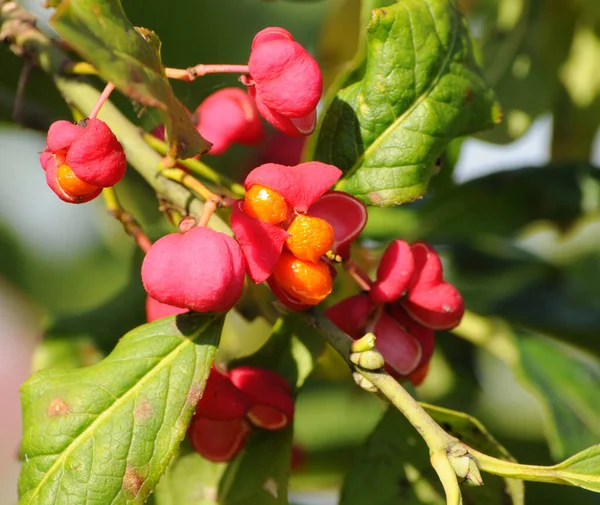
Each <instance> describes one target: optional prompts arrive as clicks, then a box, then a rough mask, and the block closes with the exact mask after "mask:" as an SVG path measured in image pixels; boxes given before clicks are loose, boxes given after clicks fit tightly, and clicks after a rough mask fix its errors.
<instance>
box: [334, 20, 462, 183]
mask: <svg viewBox="0 0 600 505" xmlns="http://www.w3.org/2000/svg"><path fill="white" fill-rule="evenodd" d="M431 18H432V20H433V21H434V24H435V18H434V17H433V16H431ZM452 25H453V32H454V33H453V38H452V43H451V44H450V47H449V49H448V52H447V54H446V57H445V58H444V61H443V62H442V65H441V66H440V70H439V71H438V73H437V75H436V76H435V78H434V79H433V81H432V82H431V84H430V85H429V87H428V88H427V89H426V90H425V92H424V93H423V94H421V96H419V97H418V98H417V99H416V100H415V101H414V102H413V104H412V105H411V106H410V107H409V108H408V109H406V111H404V113H403V114H401V115H400V116H398V118H397V119H396V120H395V121H394V122H393V123H392V124H391V125H390V126H388V127H387V128H386V129H385V130H384V131H383V133H382V134H381V135H380V136H379V137H377V138H376V139H375V140H374V141H373V143H372V144H371V145H370V146H369V147H367V148H366V149H365V151H364V152H363V153H362V154H361V155H360V156H359V157H358V158H357V159H356V162H355V163H354V165H352V167H351V168H350V170H348V172H346V175H345V177H344V179H349V178H350V177H352V175H354V173H355V172H356V171H357V170H358V169H359V168H360V167H361V165H362V163H363V161H364V160H365V158H367V157H368V156H370V155H371V153H372V152H373V151H374V150H375V149H377V147H379V144H381V143H382V142H383V141H384V140H385V139H386V138H387V137H388V136H389V135H391V133H392V132H393V131H394V130H396V128H398V127H399V126H400V124H402V122H403V121H404V120H405V119H406V118H407V117H409V116H410V115H411V114H412V113H413V112H414V110H415V109H416V108H417V107H418V106H419V105H421V104H422V103H423V102H424V101H425V100H426V99H427V98H428V97H429V95H430V94H431V93H432V91H433V90H434V88H435V87H436V86H437V85H438V83H439V81H440V79H441V78H442V75H443V74H444V72H445V70H446V68H447V67H448V65H449V63H450V59H451V57H452V53H453V51H454V48H455V46H456V41H457V39H458V35H459V31H460V29H459V28H458V27H457V25H456V12H453V16H452Z"/></svg>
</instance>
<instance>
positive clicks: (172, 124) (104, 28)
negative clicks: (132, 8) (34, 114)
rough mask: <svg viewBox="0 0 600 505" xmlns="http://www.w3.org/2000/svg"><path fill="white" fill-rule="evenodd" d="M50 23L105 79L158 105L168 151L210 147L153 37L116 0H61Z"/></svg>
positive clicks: (182, 154)
mask: <svg viewBox="0 0 600 505" xmlns="http://www.w3.org/2000/svg"><path fill="white" fill-rule="evenodd" d="M51 24H52V26H53V27H54V28H55V30H56V31H57V32H58V34H59V35H60V36H61V37H62V38H63V39H64V40H65V41H67V42H68V43H69V44H70V45H71V46H72V47H73V48H74V49H75V50H76V51H77V52H78V53H79V54H81V56H82V57H83V58H84V59H85V60H86V61H88V62H90V63H91V64H92V65H94V67H95V68H96V70H97V71H98V73H99V74H100V75H101V76H102V77H103V78H104V79H105V80H106V81H110V82H112V83H113V84H114V85H115V87H116V88H117V89H119V90H120V91H121V92H122V93H123V94H125V95H126V96H128V97H130V98H132V99H133V100H135V101H137V102H140V103H142V104H144V105H147V106H150V107H156V108H157V109H158V110H159V112H160V115H161V117H162V119H163V122H164V123H165V126H166V134H167V140H168V143H169V146H170V154H171V155H172V156H177V157H179V158H189V157H191V156H194V155H196V154H202V153H204V152H206V151H207V150H208V149H209V147H210V144H209V143H208V142H207V141H206V140H204V139H203V138H202V137H201V136H200V134H199V133H198V131H197V130H196V128H195V126H194V125H193V124H192V122H191V120H190V118H189V115H188V113H187V111H186V110H185V108H184V107H183V105H182V104H181V102H179V100H177V98H176V97H175V95H174V94H173V90H172V89H171V85H170V84H169V81H168V79H167V77H166V75H165V72H164V68H163V65H162V62H161V59H160V45H161V43H160V40H159V38H158V36H157V35H156V34H155V33H154V32H152V31H151V30H147V29H145V28H136V27H134V26H133V24H131V22H130V21H129V19H127V16H126V14H125V11H124V10H123V6H122V4H121V2H120V0H94V1H92V0H61V2H60V4H59V5H58V6H57V9H56V12H55V14H54V15H53V16H52V18H51ZM84 112H85V111H84Z"/></svg>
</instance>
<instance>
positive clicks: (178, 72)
mask: <svg viewBox="0 0 600 505" xmlns="http://www.w3.org/2000/svg"><path fill="white" fill-rule="evenodd" d="M222 73H240V74H247V73H248V65H202V64H200V65H195V66H193V67H189V68H165V74H166V75H167V77H168V78H169V79H177V80H179V81H187V82H193V81H195V80H196V79H197V78H198V77H202V76H203V75H206V74H222Z"/></svg>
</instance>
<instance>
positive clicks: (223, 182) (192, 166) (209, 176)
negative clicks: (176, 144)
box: [143, 133, 244, 198]
mask: <svg viewBox="0 0 600 505" xmlns="http://www.w3.org/2000/svg"><path fill="white" fill-rule="evenodd" d="M143 138H144V141H145V142H146V143H147V144H148V145H149V146H150V147H152V149H154V150H155V151H156V152H158V153H159V154H162V155H163V156H166V155H167V145H166V144H165V143H164V142H163V141H162V140H159V139H157V138H156V137H155V136H154V135H151V134H149V133H144V134H143ZM177 163H178V164H179V165H181V166H182V167H185V168H187V169H188V170H189V171H190V172H193V173H195V174H198V175H199V176H200V177H202V178H204V179H206V180H207V181H210V182H212V183H214V184H216V185H218V186H220V187H225V188H227V189H229V190H230V191H231V192H232V193H233V195H234V196H237V197H240V198H241V197H243V196H244V186H242V185H241V184H238V183H237V182H233V181H232V180H231V179H229V178H228V177H226V176H224V175H221V174H220V173H218V172H216V171H215V170H213V169H212V168H211V167H209V166H208V165H206V164H204V163H202V162H201V161H199V160H197V159H194V158H189V159H187V160H177Z"/></svg>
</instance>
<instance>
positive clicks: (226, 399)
mask: <svg viewBox="0 0 600 505" xmlns="http://www.w3.org/2000/svg"><path fill="white" fill-rule="evenodd" d="M251 408H252V400H251V398H250V397H249V396H248V395H246V394H245V393H244V392H243V391H241V390H240V389H239V388H238V387H236V385H235V384H234V383H233V382H232V381H231V379H230V378H229V376H227V375H225V374H223V373H221V372H220V371H219V370H217V369H216V368H214V367H213V368H211V370H210V375H209V376H208V380H207V381H206V387H205V388H204V391H203V393H202V398H200V401H199V402H198V405H197V407H196V414H195V415H196V416H200V417H206V418H208V419H218V420H220V421H228V420H231V419H238V418H240V417H244V416H245V415H246V414H247V413H248V412H249V411H250V409H251Z"/></svg>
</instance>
